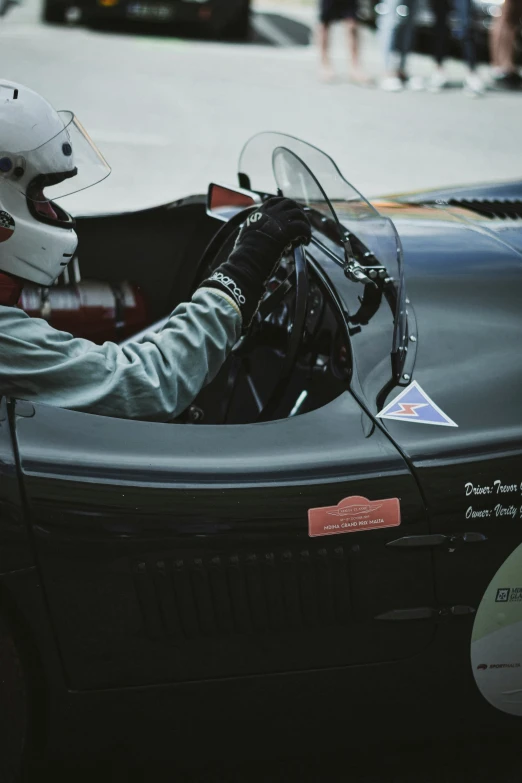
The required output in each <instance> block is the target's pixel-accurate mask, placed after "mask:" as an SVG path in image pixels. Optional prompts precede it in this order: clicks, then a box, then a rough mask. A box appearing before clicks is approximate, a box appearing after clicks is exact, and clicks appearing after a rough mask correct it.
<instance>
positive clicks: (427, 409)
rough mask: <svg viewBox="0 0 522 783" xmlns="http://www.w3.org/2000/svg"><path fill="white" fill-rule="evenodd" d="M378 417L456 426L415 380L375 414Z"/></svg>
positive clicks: (441, 425) (440, 425)
mask: <svg viewBox="0 0 522 783" xmlns="http://www.w3.org/2000/svg"><path fill="white" fill-rule="evenodd" d="M377 418H379V419H395V421H413V422H416V423H417V424H435V425H438V426H439V427H458V426H459V425H458V424H455V422H454V421H452V420H451V419H450V417H449V416H446V414H445V413H444V412H443V411H441V409H440V408H439V407H438V406H437V405H435V403H434V402H433V400H432V399H430V397H428V395H427V394H426V392H425V391H423V390H422V389H421V387H420V386H419V384H418V383H417V381H413V383H410V385H409V386H408V387H407V388H406V389H404V391H402V392H401V393H400V394H399V396H398V397H395V399H394V400H392V401H391V402H390V403H388V405H387V406H386V407H385V408H383V410H382V411H381V412H380V413H378V414H377Z"/></svg>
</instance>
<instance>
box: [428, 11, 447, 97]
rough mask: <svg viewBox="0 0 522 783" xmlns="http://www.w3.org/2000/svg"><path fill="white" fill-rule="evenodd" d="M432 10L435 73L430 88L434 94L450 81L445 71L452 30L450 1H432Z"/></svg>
mask: <svg viewBox="0 0 522 783" xmlns="http://www.w3.org/2000/svg"><path fill="white" fill-rule="evenodd" d="M430 4H431V10H432V11H433V15H434V17H435V25H434V28H433V57H434V59H435V66H436V67H435V71H434V73H433V76H432V77H431V79H430V85H429V88H430V90H431V91H432V92H440V90H442V88H443V87H445V86H446V84H447V82H448V79H447V76H446V73H445V71H444V60H445V59H446V57H447V55H448V47H449V40H450V29H449V25H448V14H449V2H448V0H430Z"/></svg>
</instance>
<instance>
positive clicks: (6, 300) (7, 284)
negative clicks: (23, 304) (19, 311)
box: [0, 272, 24, 307]
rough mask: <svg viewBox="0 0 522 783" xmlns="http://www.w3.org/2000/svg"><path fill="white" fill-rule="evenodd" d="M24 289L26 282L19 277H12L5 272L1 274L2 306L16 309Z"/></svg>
mask: <svg viewBox="0 0 522 783" xmlns="http://www.w3.org/2000/svg"><path fill="white" fill-rule="evenodd" d="M23 287H24V281H23V280H21V279H20V278H19V277H12V276H11V275H8V274H6V273H5V272H0V305H4V306H5V307H15V306H16V304H17V303H18V300H19V299H20V296H21V294H22V290H23Z"/></svg>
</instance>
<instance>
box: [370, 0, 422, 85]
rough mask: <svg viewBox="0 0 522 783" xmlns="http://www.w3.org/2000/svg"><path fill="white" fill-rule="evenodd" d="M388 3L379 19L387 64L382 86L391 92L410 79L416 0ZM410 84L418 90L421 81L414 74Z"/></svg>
mask: <svg viewBox="0 0 522 783" xmlns="http://www.w3.org/2000/svg"><path fill="white" fill-rule="evenodd" d="M386 5H387V10H386V13H384V14H382V15H381V16H380V17H379V21H378V34H379V37H380V45H381V52H382V58H383V67H384V77H383V79H382V81H381V88H382V89H383V90H387V91H389V92H398V91H400V90H402V89H403V87H404V84H405V82H406V81H407V80H408V77H407V74H406V61H407V58H408V54H409V52H410V50H411V47H412V45H413V37H414V32H415V13H416V10H417V0H406V2H401V0H389V2H388V3H387V4H386ZM399 11H401V12H402V13H399ZM403 14H406V15H403ZM408 85H409V86H412V87H414V88H416V89H418V88H419V86H420V80H419V79H417V78H416V77H413V79H410V80H409V82H408Z"/></svg>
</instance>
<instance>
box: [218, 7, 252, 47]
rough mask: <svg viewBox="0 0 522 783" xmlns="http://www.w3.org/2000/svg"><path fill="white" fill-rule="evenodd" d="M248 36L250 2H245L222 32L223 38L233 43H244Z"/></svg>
mask: <svg viewBox="0 0 522 783" xmlns="http://www.w3.org/2000/svg"><path fill="white" fill-rule="evenodd" d="M249 35H250V2H246V3H245V4H244V6H243V8H242V9H241V10H240V11H239V13H238V14H237V16H236V17H235V18H234V19H233V20H232V22H230V23H229V24H228V25H227V27H226V28H225V30H224V32H223V36H224V37H225V38H229V39H231V40H234V41H246V40H248V37H249Z"/></svg>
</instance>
